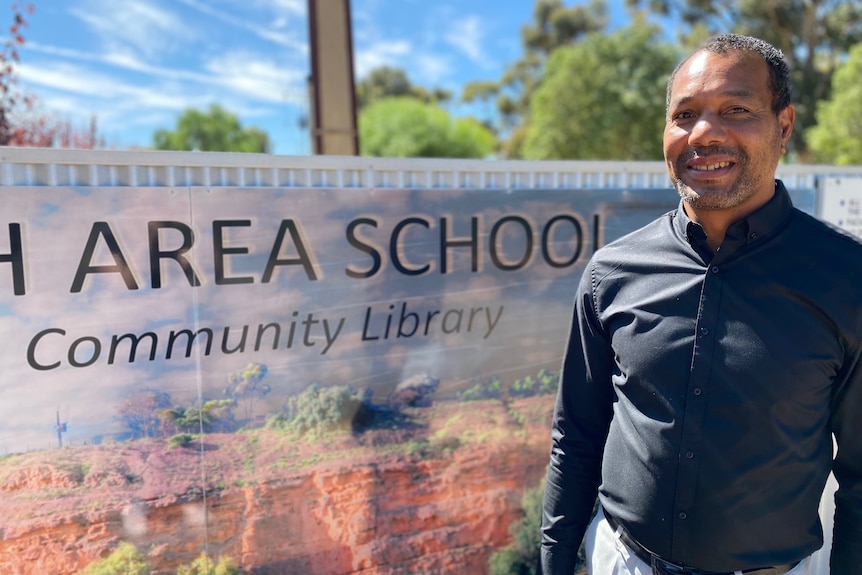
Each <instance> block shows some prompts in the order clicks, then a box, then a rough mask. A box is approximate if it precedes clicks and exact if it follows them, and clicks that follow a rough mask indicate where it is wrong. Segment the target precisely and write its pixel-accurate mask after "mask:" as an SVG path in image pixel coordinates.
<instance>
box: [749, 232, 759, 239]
mask: <svg viewBox="0 0 862 575" xmlns="http://www.w3.org/2000/svg"><path fill="white" fill-rule="evenodd" d="M748 239H750V240H756V239H757V232H751V234H750V235H749V236H748Z"/></svg>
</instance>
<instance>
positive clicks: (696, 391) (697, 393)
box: [692, 387, 703, 395]
mask: <svg viewBox="0 0 862 575" xmlns="http://www.w3.org/2000/svg"><path fill="white" fill-rule="evenodd" d="M692 393H693V394H695V395H700V394H702V393H703V390H702V389H701V388H699V387H695V388H694V389H693V390H692Z"/></svg>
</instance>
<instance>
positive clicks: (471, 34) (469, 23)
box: [444, 16, 485, 63]
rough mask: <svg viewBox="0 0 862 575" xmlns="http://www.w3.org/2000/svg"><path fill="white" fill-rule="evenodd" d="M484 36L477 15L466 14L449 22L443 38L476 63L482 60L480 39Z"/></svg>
mask: <svg viewBox="0 0 862 575" xmlns="http://www.w3.org/2000/svg"><path fill="white" fill-rule="evenodd" d="M484 36H485V33H484V30H483V28H482V23H481V20H480V19H479V17H478V16H468V17H466V18H462V19H461V20H456V21H455V22H451V23H450V24H449V29H448V31H447V32H446V35H445V37H444V40H445V41H446V43H448V44H450V45H451V46H454V47H455V48H457V49H458V50H460V51H461V52H463V53H464V54H465V55H466V56H467V57H468V58H470V59H471V60H473V61H474V62H477V63H482V62H483V61H484V56H483V54H482V40H483V38H484Z"/></svg>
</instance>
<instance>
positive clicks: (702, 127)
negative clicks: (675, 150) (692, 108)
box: [688, 114, 727, 147]
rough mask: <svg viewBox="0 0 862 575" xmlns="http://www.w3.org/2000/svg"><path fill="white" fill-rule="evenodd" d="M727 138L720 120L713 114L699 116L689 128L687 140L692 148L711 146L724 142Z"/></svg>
mask: <svg viewBox="0 0 862 575" xmlns="http://www.w3.org/2000/svg"><path fill="white" fill-rule="evenodd" d="M726 137H727V132H726V130H725V127H724V124H723V123H722V122H721V118H719V117H718V116H716V115H715V114H701V115H700V117H698V119H697V121H696V122H695V123H694V125H693V126H692V128H691V132H690V133H689V136H688V140H689V144H690V145H691V146H694V147H700V146H712V145H715V144H719V143H721V142H724V140H725V139H726Z"/></svg>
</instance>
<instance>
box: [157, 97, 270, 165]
mask: <svg viewBox="0 0 862 575" xmlns="http://www.w3.org/2000/svg"><path fill="white" fill-rule="evenodd" d="M153 146H154V147H155V148H156V149H157V150H197V151H201V152H250V153H266V152H269V136H268V135H267V134H266V132H264V131H262V130H260V129H258V128H243V127H242V125H241V124H240V121H239V118H237V116H236V115H234V114H232V113H230V112H228V111H227V110H225V109H224V108H222V107H221V106H219V105H218V104H212V105H210V107H209V110H208V111H206V112H202V111H200V110H196V109H194V108H189V109H187V110H186V111H185V112H183V114H182V115H180V117H179V118H178V119H177V127H176V130H174V131H169V130H165V129H160V130H156V132H155V133H154V134H153Z"/></svg>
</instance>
